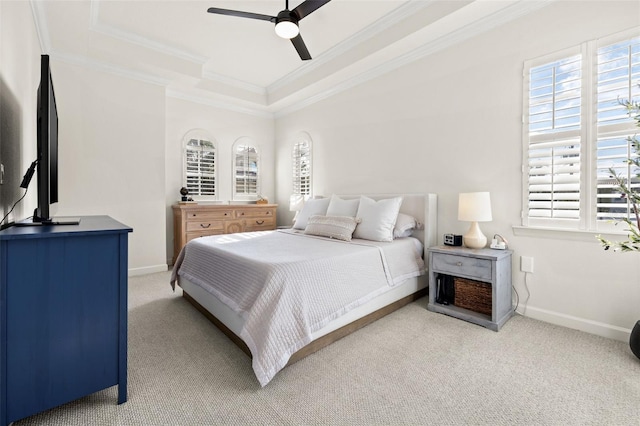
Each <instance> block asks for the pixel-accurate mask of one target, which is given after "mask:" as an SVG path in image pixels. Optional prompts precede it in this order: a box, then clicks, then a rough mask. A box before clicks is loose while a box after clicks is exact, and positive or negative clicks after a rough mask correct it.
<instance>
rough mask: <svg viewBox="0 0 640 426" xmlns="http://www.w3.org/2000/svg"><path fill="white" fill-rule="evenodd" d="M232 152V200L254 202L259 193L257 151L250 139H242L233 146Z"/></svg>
mask: <svg viewBox="0 0 640 426" xmlns="http://www.w3.org/2000/svg"><path fill="white" fill-rule="evenodd" d="M233 152H234V161H233V176H234V181H233V185H234V190H233V194H234V196H233V198H234V199H236V200H247V199H251V200H255V199H256V198H258V194H259V191H260V188H259V180H258V177H259V175H258V172H259V168H258V149H257V148H256V147H255V145H253V143H252V142H251V139H249V138H244V137H243V138H240V139H238V140H237V141H236V143H235V144H234V145H233Z"/></svg>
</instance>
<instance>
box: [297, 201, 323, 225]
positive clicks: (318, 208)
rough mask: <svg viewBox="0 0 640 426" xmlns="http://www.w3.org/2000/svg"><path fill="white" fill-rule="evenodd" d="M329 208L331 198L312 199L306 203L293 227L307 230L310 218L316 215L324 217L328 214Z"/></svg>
mask: <svg viewBox="0 0 640 426" xmlns="http://www.w3.org/2000/svg"><path fill="white" fill-rule="evenodd" d="M327 207H329V198H312V199H309V200H307V201H305V203H304V206H303V207H302V210H301V211H300V213H298V216H297V217H296V222H295V223H294V224H293V227H294V228H295V229H304V228H306V227H307V222H308V221H309V218H310V217H311V216H315V215H321V216H324V215H325V214H327Z"/></svg>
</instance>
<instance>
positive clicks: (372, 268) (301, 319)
mask: <svg viewBox="0 0 640 426" xmlns="http://www.w3.org/2000/svg"><path fill="white" fill-rule="evenodd" d="M325 200H326V201H325ZM365 201H366V203H368V204H366V203H365ZM392 202H393V203H395V204H397V210H395V212H396V213H395V214H396V216H397V220H398V222H397V223H396V216H394V220H393V222H394V223H396V225H397V226H396V228H394V231H395V232H396V234H394V235H395V237H397V238H395V237H394V238H387V239H385V240H384V241H379V238H378V236H379V235H383V236H384V237H385V238H386V235H387V234H386V232H387V228H388V226H387V227H386V228H385V227H384V226H382V228H384V231H380V229H382V228H381V227H380V226H379V223H378V222H379V221H380V218H379V217H378V216H373V217H375V222H372V220H371V218H372V216H371V212H372V211H374V210H366V209H365V207H366V206H369V207H367V208H370V209H378V211H379V207H382V205H383V203H386V204H385V205H386V206H391V204H392ZM320 204H322V205H323V206H324V207H321V208H320V210H319V211H314V207H312V206H313V205H318V206H319V205H320ZM353 206H356V209H358V206H360V207H359V210H357V212H356V211H351V210H350V209H352V208H353ZM345 209H347V210H349V212H347V210H345ZM387 210H389V209H387ZM391 210H393V207H392V208H391ZM436 212H437V198H436V196H435V195H434V194H400V195H395V194H394V195H377V196H344V195H341V196H332V197H331V198H330V199H324V200H323V201H318V202H315V201H314V203H313V204H312V202H310V201H308V202H307V203H306V204H305V207H304V208H303V211H302V212H300V216H299V217H298V218H297V219H296V222H295V224H294V228H293V229H282V230H276V231H260V232H249V233H242V234H227V235H219V236H212V237H203V238H199V239H196V240H193V241H191V242H189V243H188V244H187V245H186V246H185V247H184V248H183V250H182V251H181V252H180V255H179V256H178V260H177V261H176V264H175V265H174V270H173V274H172V278H171V284H172V286H175V284H176V283H177V284H178V285H179V286H180V287H181V288H182V290H183V296H184V298H185V299H186V300H188V301H189V302H190V303H191V304H192V305H193V306H194V307H196V308H197V309H198V310H199V311H201V312H202V313H203V314H204V315H206V316H207V317H208V318H209V319H210V320H211V321H212V322H213V323H214V324H215V325H216V326H217V327H218V328H220V329H221V330H222V331H223V332H224V333H225V334H226V335H227V336H228V337H229V338H230V339H231V340H232V341H233V342H235V343H236V344H237V345H238V346H239V347H240V348H241V349H242V350H243V351H244V352H245V353H247V354H248V355H249V356H251V357H252V366H253V369H254V372H255V374H256V378H257V379H258V381H259V383H260V385H261V386H265V385H266V384H267V383H269V381H270V380H271V379H272V378H273V377H274V376H275V375H276V374H277V372H278V371H280V370H281V369H282V368H284V367H285V366H286V365H288V364H292V363H293V362H296V361H298V360H299V359H301V358H303V357H305V356H307V355H309V354H311V353H313V352H315V351H317V350H318V349H321V348H322V347H324V346H326V345H328V344H331V343H332V342H334V341H336V340H338V339H340V338H341V337H344V336H346V335H348V334H349V333H351V332H353V331H355V330H357V329H359V328H361V327H363V326H365V325H367V324H369V323H371V322H373V321H375V320H377V319H378V318H381V317H382V316H384V315H387V314H389V313H390V312H393V311H394V310H396V309H399V308H400V307H402V306H404V305H406V304H407V303H410V302H412V301H413V300H416V299H417V298H419V297H421V296H423V295H424V294H426V291H427V288H428V285H427V276H428V275H427V274H425V270H426V265H425V264H424V261H423V259H426V258H427V256H426V255H425V251H426V249H427V248H428V247H429V246H432V245H435V243H436ZM356 213H357V214H356ZM351 214H353V216H358V215H359V216H362V217H363V218H362V219H361V218H359V217H358V218H357V219H356V218H355V217H353V218H352V220H348V219H347V217H351ZM401 217H402V218H405V219H406V218H411V219H413V220H415V223H414V225H415V226H412V227H410V228H408V229H407V231H406V232H401V233H399V232H398V231H399V229H398V227H399V226H400V222H401V220H400V218H401ZM383 222H384V221H383ZM372 223H374V224H375V225H376V227H373V228H371V224H372ZM403 223H405V222H403ZM387 225H388V223H387ZM392 226H393V224H392ZM296 228H298V229H296ZM343 228H346V229H343ZM403 229H404V228H403ZM372 232H373V235H374V237H371V235H372V234H371V233H372ZM379 232H382V234H379ZM329 236H330V237H329ZM389 239H392V241H388V240H389ZM174 288H175V287H174Z"/></svg>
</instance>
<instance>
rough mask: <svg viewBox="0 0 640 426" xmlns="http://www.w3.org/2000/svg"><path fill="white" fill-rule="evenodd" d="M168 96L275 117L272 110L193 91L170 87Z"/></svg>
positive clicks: (224, 108)
mask: <svg viewBox="0 0 640 426" xmlns="http://www.w3.org/2000/svg"><path fill="white" fill-rule="evenodd" d="M166 96H167V97H169V98H174V99H180V100H183V101H187V102H193V103H197V104H201V105H207V106H210V107H214V108H220V109H223V110H226V111H233V112H237V113H240V114H247V115H253V116H256V117H261V118H268V119H273V118H274V114H273V113H272V112H269V111H266V110H264V109H260V108H250V107H246V106H241V105H239V104H238V103H235V102H227V101H222V100H219V99H211V98H209V97H205V96H198V95H195V94H192V93H186V92H183V91H181V90H179V89H176V88H172V87H168V88H167V91H166Z"/></svg>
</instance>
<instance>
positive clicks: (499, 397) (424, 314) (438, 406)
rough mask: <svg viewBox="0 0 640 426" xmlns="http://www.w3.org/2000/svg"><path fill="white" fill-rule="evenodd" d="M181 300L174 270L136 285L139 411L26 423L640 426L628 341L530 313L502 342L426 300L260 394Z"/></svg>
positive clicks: (51, 415) (99, 402)
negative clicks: (428, 306)
mask: <svg viewBox="0 0 640 426" xmlns="http://www.w3.org/2000/svg"><path fill="white" fill-rule="evenodd" d="M181 294H182V292H181V290H180V289H178V290H176V292H175V293H173V292H172V291H171V288H170V286H169V272H166V273H157V274H150V275H146V276H141V277H132V278H130V279H129V366H128V372H129V373H128V374H129V376H128V380H129V386H128V397H129V399H128V401H127V402H126V403H125V404H122V405H117V404H116V399H117V388H116V387H112V388H109V389H106V390H104V391H101V392H97V393H95V394H92V395H90V396H87V397H84V398H81V399H79V400H76V401H73V402H70V403H68V404H65V405H63V406H60V407H57V408H54V409H51V410H49V411H46V412H44V413H40V414H37V415H34V416H32V417H29V418H26V419H23V420H21V421H18V422H16V423H15V424H14V425H15V426H34V425H48V426H51V425H65V426H72V425H78V426H80V425H82V426H85V425H214V424H236V425H265V424H269V425H271V424H273V425H276V424H277V425H298V424H335V425H371V424H394V425H395V424H416V425H418V424H433V425H459V424H460V425H462V424H470V425H514V424H515V425H640V361H639V360H638V359H637V358H636V357H635V356H634V355H633V354H632V353H631V351H630V349H629V347H628V345H627V344H626V343H624V342H618V341H614V340H610V339H606V338H602V337H598V336H594V335H590V334H587V333H583V332H579V331H575V330H570V329H567V328H563V327H558V326H554V325H551V324H547V323H544V322H540V321H536V320H532V319H529V318H526V317H522V316H515V317H513V318H512V319H511V320H509V321H508V322H507V323H506V324H505V326H504V327H503V328H502V329H501V330H500V332H498V333H496V332H493V331H489V330H487V329H485V328H482V327H479V326H476V325H473V324H470V323H467V322H464V321H461V320H458V319H455V318H451V317H448V316H446V315H441V314H436V313H432V312H429V311H427V310H426V304H427V299H426V298H422V299H420V300H418V301H416V302H414V303H412V304H410V305H408V306H406V307H404V308H402V309H400V310H398V311H396V312H394V313H392V314H390V315H388V316H387V317H385V318H383V319H380V320H378V321H376V322H375V323H373V324H370V325H369V326H367V327H365V328H363V329H361V330H359V331H357V332H355V333H353V334H351V335H349V336H347V337H345V338H343V339H341V340H339V341H338V342H336V343H334V344H332V345H330V346H328V347H326V348H324V349H322V350H320V351H319V352H317V353H315V354H313V355H311V356H309V357H307V358H305V359H303V360H301V361H299V362H297V363H296V364H293V365H291V366H289V367H287V368H285V369H284V370H282V371H281V372H279V373H278V374H277V375H276V377H275V378H274V379H273V381H272V382H271V383H269V384H268V385H267V386H266V387H264V388H260V385H259V384H258V381H257V380H256V378H255V376H254V375H253V370H252V369H251V360H250V359H249V358H248V357H247V356H246V355H245V354H244V353H243V352H242V351H241V350H240V349H238V348H237V347H236V346H235V345H234V344H233V343H232V342H231V341H230V340H228V339H227V337H226V336H224V335H223V334H222V333H221V332H220V331H219V330H218V329H217V328H215V327H214V326H213V325H212V324H211V323H210V322H209V321H208V320H207V319H206V318H205V317H204V316H203V315H202V314H200V313H199V312H198V311H196V310H195V309H194V308H193V307H192V306H191V305H189V304H188V303H187V302H186V301H185V300H184V299H183V298H182V297H181Z"/></svg>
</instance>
